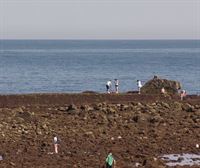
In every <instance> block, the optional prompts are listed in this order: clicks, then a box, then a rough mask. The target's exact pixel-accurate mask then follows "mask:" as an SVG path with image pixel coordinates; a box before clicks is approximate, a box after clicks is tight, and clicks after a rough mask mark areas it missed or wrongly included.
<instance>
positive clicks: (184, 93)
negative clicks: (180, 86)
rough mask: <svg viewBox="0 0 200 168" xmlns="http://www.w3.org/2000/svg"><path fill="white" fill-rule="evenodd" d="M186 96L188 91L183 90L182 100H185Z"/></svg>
mask: <svg viewBox="0 0 200 168" xmlns="http://www.w3.org/2000/svg"><path fill="white" fill-rule="evenodd" d="M184 97H186V91H185V90H181V100H183V98H184Z"/></svg>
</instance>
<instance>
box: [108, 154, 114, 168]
mask: <svg viewBox="0 0 200 168" xmlns="http://www.w3.org/2000/svg"><path fill="white" fill-rule="evenodd" d="M115 164H116V161H115V159H114V158H113V155H112V153H111V152H110V153H109V154H108V156H107V158H106V168H115Z"/></svg>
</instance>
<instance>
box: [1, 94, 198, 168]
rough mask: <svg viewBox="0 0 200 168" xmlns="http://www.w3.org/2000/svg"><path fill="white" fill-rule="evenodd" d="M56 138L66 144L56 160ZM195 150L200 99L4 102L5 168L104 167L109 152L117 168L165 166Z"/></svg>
mask: <svg viewBox="0 0 200 168" xmlns="http://www.w3.org/2000/svg"><path fill="white" fill-rule="evenodd" d="M54 133H56V134H57V135H58V137H59V138H60V139H61V144H60V146H59V153H58V154H54V153H52V152H53V134H54ZM196 144H200V96H195V95H193V96H188V97H187V98H186V100H184V101H180V100H179V97H177V96H173V97H171V98H170V97H163V96H160V95H138V94H119V95H115V94H111V95H108V94H98V93H91V94H29V95H1V96H0V155H1V156H2V158H3V160H0V167H19V168H22V167H29V168H32V167H33V168H35V167H36V168H40V167H41V168H42V167H44V168H51V167H52V168H55V167H61V168H62V167H69V168H73V167H74V168H75V167H76V168H78V167H80V168H102V167H103V166H104V161H105V158H106V156H107V154H108V152H109V151H110V150H111V151H112V153H113V154H114V157H115V159H116V161H117V168H133V167H136V165H138V167H145V168H164V167H167V166H166V164H165V162H164V161H162V160H161V159H160V156H162V155H164V154H182V153H192V154H197V153H200V149H199V148H196ZM176 167H181V168H182V167H184V168H186V167H188V166H176ZM197 167H200V166H198V165H196V166H192V168H197Z"/></svg>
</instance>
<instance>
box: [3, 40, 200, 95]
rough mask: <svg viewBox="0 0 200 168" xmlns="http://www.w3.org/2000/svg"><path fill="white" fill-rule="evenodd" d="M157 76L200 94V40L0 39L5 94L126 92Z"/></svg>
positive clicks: (190, 91)
mask: <svg viewBox="0 0 200 168" xmlns="http://www.w3.org/2000/svg"><path fill="white" fill-rule="evenodd" d="M154 75H158V76H161V77H162V78H167V79H172V80H178V81H180V82H181V83H182V85H183V87H184V89H186V90H187V91H188V92H189V93H190V94H196V93H200V40H0V94H13V93H36V92H37V93H38V92H44V93H46V92H82V91H85V90H93V91H99V92H104V91H105V83H106V81H107V80H109V79H111V80H113V79H114V78H118V79H119V80H120V91H123V92H124V91H129V90H135V89H136V80H137V79H140V80H141V81H143V83H144V82H146V81H148V80H149V79H151V78H152V77H153V76H154Z"/></svg>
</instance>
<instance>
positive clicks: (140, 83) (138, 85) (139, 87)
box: [137, 80, 142, 94]
mask: <svg viewBox="0 0 200 168" xmlns="http://www.w3.org/2000/svg"><path fill="white" fill-rule="evenodd" d="M137 87H138V94H140V90H141V87H142V82H141V81H140V80H137Z"/></svg>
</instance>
